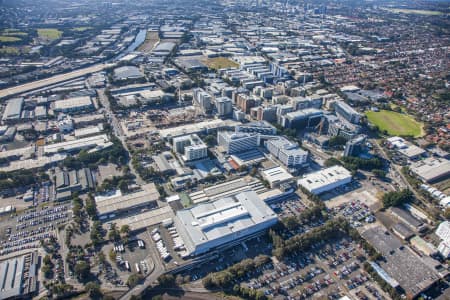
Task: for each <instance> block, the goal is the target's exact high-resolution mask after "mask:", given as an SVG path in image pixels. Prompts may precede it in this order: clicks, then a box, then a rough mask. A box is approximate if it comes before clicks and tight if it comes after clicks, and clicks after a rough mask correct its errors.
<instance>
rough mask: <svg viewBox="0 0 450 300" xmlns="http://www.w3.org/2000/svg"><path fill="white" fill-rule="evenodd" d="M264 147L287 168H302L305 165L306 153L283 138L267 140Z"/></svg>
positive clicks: (295, 144)
mask: <svg viewBox="0 0 450 300" xmlns="http://www.w3.org/2000/svg"><path fill="white" fill-rule="evenodd" d="M265 146H266V148H267V150H269V152H270V153H271V154H272V155H273V156H275V157H276V158H278V159H279V160H280V161H281V162H282V163H283V164H284V165H285V166H287V167H289V168H291V167H299V166H303V165H305V164H306V163H307V160H308V152H307V151H305V150H303V149H301V148H300V147H299V145H298V144H297V143H292V142H291V141H289V140H288V139H286V138H284V137H279V138H276V139H269V140H268V141H266V142H265Z"/></svg>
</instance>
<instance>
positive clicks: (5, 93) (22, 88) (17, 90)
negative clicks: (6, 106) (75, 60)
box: [0, 63, 113, 98]
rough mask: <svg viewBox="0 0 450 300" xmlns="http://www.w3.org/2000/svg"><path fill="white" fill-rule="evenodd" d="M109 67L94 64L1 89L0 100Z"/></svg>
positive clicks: (107, 65)
mask: <svg viewBox="0 0 450 300" xmlns="http://www.w3.org/2000/svg"><path fill="white" fill-rule="evenodd" d="M111 66H113V64H103V63H102V64H96V65H93V66H90V67H87V68H83V69H79V70H76V71H72V72H69V73H64V74H60V75H55V76H53V77H50V78H46V79H42V80H38V81H33V82H29V83H25V84H22V85H19V86H15V87H11V88H7V89H3V90H0V98H5V97H10V96H13V95H17V94H21V93H25V92H29V91H32V90H36V89H39V88H42V87H46V86H48V85H52V84H56V83H60V82H63V81H67V80H70V79H74V78H77V77H81V76H84V75H87V74H90V73H95V72H98V71H101V70H104V69H106V68H108V67H111Z"/></svg>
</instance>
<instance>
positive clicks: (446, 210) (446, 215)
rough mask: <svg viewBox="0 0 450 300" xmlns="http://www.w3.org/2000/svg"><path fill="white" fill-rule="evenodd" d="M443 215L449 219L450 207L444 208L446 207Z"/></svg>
mask: <svg viewBox="0 0 450 300" xmlns="http://www.w3.org/2000/svg"><path fill="white" fill-rule="evenodd" d="M444 217H445V218H446V219H447V220H450V208H446V209H445V211H444Z"/></svg>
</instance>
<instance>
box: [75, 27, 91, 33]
mask: <svg viewBox="0 0 450 300" xmlns="http://www.w3.org/2000/svg"><path fill="white" fill-rule="evenodd" d="M90 29H92V27H75V28H72V31H77V32H83V31H86V30H90Z"/></svg>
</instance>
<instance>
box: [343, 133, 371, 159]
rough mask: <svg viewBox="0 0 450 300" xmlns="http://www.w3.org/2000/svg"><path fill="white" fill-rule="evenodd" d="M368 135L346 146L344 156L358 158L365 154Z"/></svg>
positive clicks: (353, 140) (359, 137)
mask: <svg viewBox="0 0 450 300" xmlns="http://www.w3.org/2000/svg"><path fill="white" fill-rule="evenodd" d="M366 138H367V136H366V135H360V136H358V137H356V138H354V139H351V140H350V141H348V142H347V143H346V144H345V150H344V156H358V155H359V154H360V153H361V152H363V150H364V148H365V144H366Z"/></svg>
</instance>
